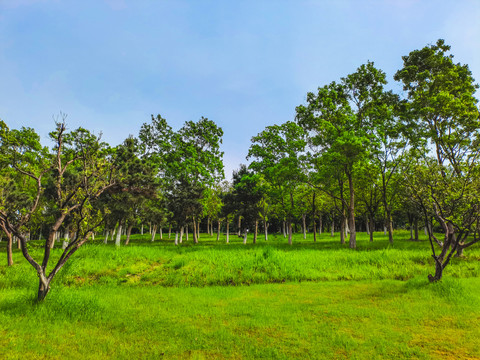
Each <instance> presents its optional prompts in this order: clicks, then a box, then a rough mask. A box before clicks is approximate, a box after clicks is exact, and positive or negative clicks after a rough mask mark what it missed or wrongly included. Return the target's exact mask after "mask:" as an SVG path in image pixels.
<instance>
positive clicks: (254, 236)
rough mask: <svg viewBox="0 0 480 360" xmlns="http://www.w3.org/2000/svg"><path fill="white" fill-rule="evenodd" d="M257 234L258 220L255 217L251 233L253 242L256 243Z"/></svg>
mask: <svg viewBox="0 0 480 360" xmlns="http://www.w3.org/2000/svg"><path fill="white" fill-rule="evenodd" d="M257 235H258V220H257V219H255V233H254V234H253V243H254V244H256V243H257Z"/></svg>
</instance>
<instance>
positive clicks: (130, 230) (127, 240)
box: [125, 224, 133, 245]
mask: <svg viewBox="0 0 480 360" xmlns="http://www.w3.org/2000/svg"><path fill="white" fill-rule="evenodd" d="M132 228H133V224H130V225H128V228H127V239H126V240H125V245H128V243H129V242H130V235H131V234H132Z"/></svg>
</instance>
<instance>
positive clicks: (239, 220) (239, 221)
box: [237, 216, 242, 237]
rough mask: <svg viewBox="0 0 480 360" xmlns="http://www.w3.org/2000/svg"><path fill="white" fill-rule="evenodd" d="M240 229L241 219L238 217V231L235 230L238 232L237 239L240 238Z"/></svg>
mask: <svg viewBox="0 0 480 360" xmlns="http://www.w3.org/2000/svg"><path fill="white" fill-rule="evenodd" d="M241 227H242V217H241V216H239V217H238V228H237V229H238V230H237V231H238V237H240V229H241Z"/></svg>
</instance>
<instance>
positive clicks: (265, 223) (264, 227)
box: [263, 219, 268, 241]
mask: <svg viewBox="0 0 480 360" xmlns="http://www.w3.org/2000/svg"><path fill="white" fill-rule="evenodd" d="M263 230H264V232H265V241H268V223H267V222H266V221H265V219H264V220H263Z"/></svg>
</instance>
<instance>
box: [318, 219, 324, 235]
mask: <svg viewBox="0 0 480 360" xmlns="http://www.w3.org/2000/svg"><path fill="white" fill-rule="evenodd" d="M322 231H323V221H322V215H318V234H319V235H322Z"/></svg>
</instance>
